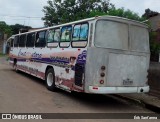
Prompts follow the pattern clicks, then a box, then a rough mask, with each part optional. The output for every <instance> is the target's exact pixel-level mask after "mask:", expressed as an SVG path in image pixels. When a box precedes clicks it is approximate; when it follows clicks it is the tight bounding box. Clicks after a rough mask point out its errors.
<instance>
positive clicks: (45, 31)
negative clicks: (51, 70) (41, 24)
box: [34, 30, 47, 48]
mask: <svg viewBox="0 0 160 122" xmlns="http://www.w3.org/2000/svg"><path fill="white" fill-rule="evenodd" d="M41 32H44V40H45V46H36V42H37V34H39V33H41ZM46 33H47V30H42V31H37V32H35V40H34V47H35V48H45V47H46V46H47V42H46ZM38 44H40V43H38Z"/></svg>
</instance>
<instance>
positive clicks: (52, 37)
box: [46, 29, 60, 48]
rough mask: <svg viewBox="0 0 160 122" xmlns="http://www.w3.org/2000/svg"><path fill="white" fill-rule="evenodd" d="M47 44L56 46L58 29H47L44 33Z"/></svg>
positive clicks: (58, 39)
mask: <svg viewBox="0 0 160 122" xmlns="http://www.w3.org/2000/svg"><path fill="white" fill-rule="evenodd" d="M46 40H47V46H48V47H50V48H51V47H58V44H59V41H60V29H55V30H54V29H52V30H49V31H48V32H47V34H46Z"/></svg>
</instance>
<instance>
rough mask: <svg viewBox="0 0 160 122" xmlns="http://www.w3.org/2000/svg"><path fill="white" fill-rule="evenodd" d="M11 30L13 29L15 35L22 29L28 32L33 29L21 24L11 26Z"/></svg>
mask: <svg viewBox="0 0 160 122" xmlns="http://www.w3.org/2000/svg"><path fill="white" fill-rule="evenodd" d="M10 28H11V29H12V32H13V34H18V33H19V31H20V29H24V30H26V31H28V29H30V28H32V27H30V26H24V25H20V24H15V25H10Z"/></svg>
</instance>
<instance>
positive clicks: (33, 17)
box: [0, 0, 160, 28]
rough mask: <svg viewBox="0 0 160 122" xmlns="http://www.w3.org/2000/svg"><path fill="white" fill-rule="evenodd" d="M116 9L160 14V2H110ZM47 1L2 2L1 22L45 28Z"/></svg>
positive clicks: (0, 4)
mask: <svg viewBox="0 0 160 122" xmlns="http://www.w3.org/2000/svg"><path fill="white" fill-rule="evenodd" d="M110 2H111V3H113V4H114V5H115V6H116V8H121V7H124V8H125V9H130V10H132V11H134V12H135V13H138V14H139V15H140V16H141V15H142V14H143V13H144V12H145V9H147V8H150V9H151V10H153V11H157V12H160V0H110ZM46 5H47V0H0V21H5V22H6V23H7V24H8V25H14V24H16V23H18V24H22V25H25V26H31V27H34V28H37V27H43V26H44V24H43V23H44V22H43V21H42V20H41V18H42V17H43V16H44V13H43V12H42V9H43V7H44V6H46Z"/></svg>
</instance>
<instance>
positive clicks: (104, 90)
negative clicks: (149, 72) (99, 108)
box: [89, 86, 149, 94]
mask: <svg viewBox="0 0 160 122" xmlns="http://www.w3.org/2000/svg"><path fill="white" fill-rule="evenodd" d="M89 92H90V93H95V94H116V93H145V92H149V86H145V87H96V86H89Z"/></svg>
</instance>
